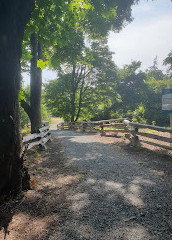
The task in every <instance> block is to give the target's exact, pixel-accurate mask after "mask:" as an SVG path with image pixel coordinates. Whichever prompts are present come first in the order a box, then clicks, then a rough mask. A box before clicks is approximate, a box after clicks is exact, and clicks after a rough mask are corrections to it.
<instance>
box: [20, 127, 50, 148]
mask: <svg viewBox="0 0 172 240" xmlns="http://www.w3.org/2000/svg"><path fill="white" fill-rule="evenodd" d="M49 140H51V133H50V126H49V122H43V123H42V128H40V129H39V133H33V134H31V135H28V136H25V137H23V140H22V143H23V151H25V150H26V149H27V150H29V149H31V148H33V147H34V146H37V145H40V146H42V147H44V148H45V149H46V146H45V144H46V143H47V142H48V141H49Z"/></svg>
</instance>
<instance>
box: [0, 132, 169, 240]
mask: <svg viewBox="0 0 172 240" xmlns="http://www.w3.org/2000/svg"><path fill="white" fill-rule="evenodd" d="M52 133H53V142H52V143H50V144H49V147H48V150H46V152H44V153H43V154H42V156H37V157H35V160H34V162H32V164H31V168H30V172H31V175H32V177H33V178H35V179H36V184H35V186H34V189H33V190H30V191H29V192H27V194H26V198H25V199H24V200H22V201H20V200H19V202H18V203H13V204H11V206H6V209H7V216H8V217H9V219H8V218H7V220H8V222H10V220H11V219H10V218H12V221H11V222H10V223H9V227H8V230H9V231H10V233H9V235H7V238H6V239H7V240H24V239H26V240H27V239H30V240H33V239H34V240H48V239H49V240H58V239H59V240H72V239H74V240H99V239H100V240H113V239H114V240H116V239H117V240H118V239H122V240H144V239H145V240H171V239H172V158H171V157H167V156H163V155H158V154H156V153H152V152H148V151H145V150H141V151H139V152H136V151H134V150H133V149H130V148H129V147H127V146H126V145H125V144H121V145H120V146H119V145H114V144H106V141H104V140H103V139H102V140H103V141H102V140H101V139H100V138H98V137H97V136H91V135H89V134H84V135H82V134H79V133H75V132H72V131H52ZM14 208H15V210H14ZM4 209H5V207H4ZM9 212H12V213H11V215H10V214H8V213H9ZM2 237H3V233H2V231H1V232H0V239H3V238H2Z"/></svg>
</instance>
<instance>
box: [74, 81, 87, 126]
mask: <svg viewBox="0 0 172 240" xmlns="http://www.w3.org/2000/svg"><path fill="white" fill-rule="evenodd" d="M84 83H85V78H84V79H83V80H82V84H81V88H80V93H79V105H78V112H77V115H76V118H75V122H77V121H78V118H79V116H80V112H81V106H82V96H83V88H84Z"/></svg>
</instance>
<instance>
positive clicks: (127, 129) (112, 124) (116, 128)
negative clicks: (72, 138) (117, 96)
mask: <svg viewBox="0 0 172 240" xmlns="http://www.w3.org/2000/svg"><path fill="white" fill-rule="evenodd" d="M57 129H58V130H60V129H66V130H67V129H73V130H80V131H81V132H100V134H101V136H105V135H106V133H116V134H118V133H124V134H125V137H126V138H128V139H129V140H130V144H131V145H132V146H140V145H141V143H146V144H149V145H153V146H158V147H161V148H165V149H170V150H172V138H171V137H170V135H171V134H172V129H168V128H163V127H159V126H153V125H147V124H141V123H135V122H131V121H129V120H128V119H127V118H118V119H109V120H101V121H88V122H87V121H82V122H70V123H63V124H60V125H57ZM164 135H165V136H164ZM164 143H165V145H164Z"/></svg>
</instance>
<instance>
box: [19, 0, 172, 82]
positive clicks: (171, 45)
mask: <svg viewBox="0 0 172 240" xmlns="http://www.w3.org/2000/svg"><path fill="white" fill-rule="evenodd" d="M132 16H133V18H134V19H133V21H132V22H131V23H130V24H128V25H127V26H126V27H125V28H123V29H122V31H120V32H119V33H113V32H111V33H110V34H109V38H108V45H109V48H110V50H111V51H112V52H114V53H115V54H113V60H114V62H115V64H116V65H117V66H118V67H122V66H124V65H125V64H129V63H131V61H132V60H135V61H141V62H142V66H141V69H142V70H145V69H147V68H149V67H150V66H152V64H153V60H154V59H155V57H156V56H157V57H158V63H159V68H160V69H162V70H164V69H165V67H164V66H163V60H164V59H165V58H166V57H167V55H168V53H169V52H170V51H171V50H172V1H171V0H154V1H151V0H149V1H147V0H140V2H139V4H138V5H135V6H133V9H132ZM23 77H24V79H25V81H24V85H25V86H26V85H28V84H29V76H28V75H26V74H24V75H23ZM56 77H57V74H56V72H52V71H50V70H46V69H45V70H43V82H47V81H48V80H52V79H55V78H56Z"/></svg>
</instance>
